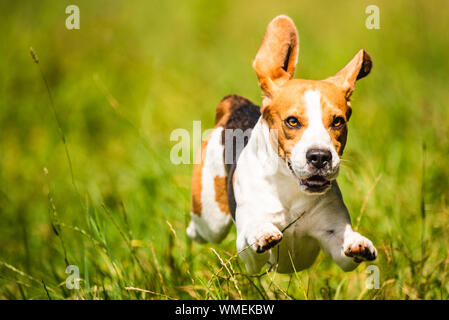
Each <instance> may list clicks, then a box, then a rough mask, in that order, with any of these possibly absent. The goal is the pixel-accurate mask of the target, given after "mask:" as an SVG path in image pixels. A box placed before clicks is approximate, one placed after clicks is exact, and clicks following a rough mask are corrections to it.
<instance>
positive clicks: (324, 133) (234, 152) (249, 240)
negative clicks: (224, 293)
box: [187, 15, 377, 274]
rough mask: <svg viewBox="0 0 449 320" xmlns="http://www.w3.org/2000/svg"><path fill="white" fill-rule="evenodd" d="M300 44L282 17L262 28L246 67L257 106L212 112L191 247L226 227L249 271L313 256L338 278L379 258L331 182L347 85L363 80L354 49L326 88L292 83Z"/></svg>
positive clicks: (363, 55) (323, 83)
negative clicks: (323, 258) (328, 262)
mask: <svg viewBox="0 0 449 320" xmlns="http://www.w3.org/2000/svg"><path fill="white" fill-rule="evenodd" d="M298 52H299V39H298V33H297V30H296V27H295V24H294V23H293V21H292V20H291V19H290V18H289V17H287V16H285V15H281V16H278V17H276V18H274V19H273V20H272V21H271V22H270V24H269V25H268V27H267V30H266V33H265V37H264V39H263V42H262V45H261V47H260V49H259V51H258V52H257V55H256V58H255V60H254V62H253V68H254V70H255V71H256V74H257V77H258V79H259V85H260V88H261V89H262V93H263V100H262V106H261V107H260V108H259V107H258V106H256V105H254V104H253V103H251V102H250V101H249V100H247V99H245V98H243V97H240V96H237V95H231V96H227V97H225V98H224V99H223V100H222V101H221V102H220V103H219V104H218V106H217V109H216V120H215V123H216V125H215V128H214V129H213V131H212V133H211V134H210V135H209V136H208V138H207V139H206V140H205V141H204V142H203V143H202V145H201V150H200V152H198V156H197V161H196V162H195V163H196V164H195V165H194V168H193V184H192V205H191V222H190V224H189V226H188V228H187V234H188V236H189V237H190V238H192V239H193V240H195V241H197V242H200V243H204V242H207V241H210V242H213V243H219V242H220V241H222V240H223V238H224V237H225V236H226V235H227V233H228V231H229V229H230V226H231V225H232V221H234V223H235V225H236V228H237V250H238V253H239V257H240V258H241V259H242V260H243V262H244V263H245V266H246V269H247V272H248V273H251V274H254V273H257V272H259V271H260V269H261V268H262V267H263V266H264V265H265V264H269V265H272V266H273V265H276V266H277V271H278V272H281V273H290V272H293V271H295V270H296V271H298V270H303V269H306V268H308V267H310V266H311V265H312V264H313V262H314V261H315V259H316V257H317V255H318V253H319V251H320V249H322V250H324V252H326V253H327V254H329V255H330V256H331V257H332V259H333V260H334V261H335V263H337V265H338V266H340V268H341V269H343V270H344V271H351V270H353V269H354V268H356V267H357V266H358V264H359V263H360V262H361V261H364V260H374V259H376V256H377V251H376V248H375V247H374V246H373V244H372V242H371V241H370V240H369V239H367V238H365V237H364V236H362V235H360V234H359V233H358V232H355V231H353V229H352V227H351V219H350V217H349V213H348V210H347V209H346V206H345V204H344V203H343V199H342V195H341V193H340V190H339V187H338V184H337V182H336V180H335V179H336V178H337V175H338V171H339V167H340V157H341V156H342V154H343V149H344V147H345V144H346V137H347V133H348V126H347V122H348V120H349V118H350V116H351V110H352V109H351V103H350V99H349V98H350V96H351V94H352V92H353V91H354V85H355V82H356V81H357V80H359V79H361V78H363V77H365V76H366V75H368V74H369V72H370V70H371V66H372V62H371V57H370V55H369V54H368V53H367V52H366V51H364V50H360V51H359V52H358V53H357V54H356V55H355V56H354V58H353V59H352V60H351V61H350V62H349V63H348V64H347V65H346V66H345V67H344V68H343V69H342V70H340V71H339V72H338V73H337V74H335V75H334V76H332V77H329V78H327V79H324V80H318V81H315V80H303V79H292V78H293V74H294V72H295V68H296V63H297V60H298Z"/></svg>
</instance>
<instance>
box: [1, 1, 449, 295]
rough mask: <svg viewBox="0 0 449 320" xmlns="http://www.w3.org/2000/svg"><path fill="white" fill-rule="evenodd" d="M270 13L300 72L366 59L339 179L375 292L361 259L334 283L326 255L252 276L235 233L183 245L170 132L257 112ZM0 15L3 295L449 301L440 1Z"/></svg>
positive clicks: (175, 5)
mask: <svg viewBox="0 0 449 320" xmlns="http://www.w3.org/2000/svg"><path fill="white" fill-rule="evenodd" d="M75 2H76V3H75ZM69 4H77V5H78V6H79V8H80V18H81V19H80V22H81V28H80V30H67V29H66V28H65V19H66V17H67V15H66V14H65V8H66V6H68V5H69ZM371 4H375V5H377V6H378V7H379V8H380V26H381V28H380V29H379V30H369V29H367V28H366V27H365V19H366V18H367V14H366V13H365V8H366V7H367V6H368V5H371ZM430 4H432V6H430ZM281 13H284V14H288V15H290V16H291V17H292V18H293V20H294V21H295V22H296V24H297V26H298V29H299V34H300V39H301V40H300V41H301V49H300V58H299V65H298V68H297V73H296V77H300V78H311V79H321V78H324V77H327V76H330V75H333V74H334V73H335V72H336V71H338V70H339V69H340V68H341V67H343V65H344V64H345V63H346V62H348V61H349V60H350V59H351V58H352V57H353V55H354V54H355V53H356V52H357V51H358V50H359V49H361V48H364V49H366V50H367V51H368V52H369V53H370V54H371V56H372V58H373V70H372V73H371V75H369V76H368V77H367V78H366V79H363V80H361V81H360V82H358V83H357V89H356V91H355V93H354V95H353V99H352V101H353V102H352V105H353V116H352V118H351V121H350V123H349V139H348V145H347V147H346V151H345V154H344V157H343V158H344V159H345V160H346V161H344V167H343V168H342V170H341V174H340V176H339V178H338V181H339V184H340V187H341V189H342V192H343V195H344V199H345V202H346V205H347V206H348V208H349V210H350V212H351V217H352V221H353V224H354V225H355V226H356V228H357V229H358V230H359V231H360V232H362V233H363V234H364V235H366V236H367V237H369V238H370V239H371V240H373V243H374V244H375V245H376V247H377V248H378V251H379V257H378V259H377V260H376V261H375V264H376V265H377V266H378V268H379V270H380V288H379V289H372V290H369V289H367V287H366V285H365V281H366V279H367V277H368V274H367V273H366V266H367V265H366V264H362V265H361V266H359V268H358V269H356V270H355V271H353V272H350V273H344V272H342V271H341V270H340V269H339V268H338V267H337V266H336V265H335V264H334V263H333V262H332V261H331V259H330V258H328V257H326V256H325V255H324V254H322V253H321V254H320V256H319V257H318V259H317V261H316V263H315V264H314V265H313V267H312V268H310V269H309V270H306V271H302V272H299V273H297V274H292V275H280V274H277V273H276V272H275V271H271V272H269V273H263V274H261V275H260V276H257V277H249V276H247V275H246V274H245V272H244V266H243V264H242V263H241V261H239V260H238V259H237V258H236V257H235V255H236V249H235V229H234V228H233V229H232V231H231V233H230V235H229V236H228V237H227V238H226V240H225V241H224V242H223V243H222V244H220V245H210V244H206V245H198V244H196V243H191V242H190V241H188V239H187V238H186V235H185V227H186V224H187V222H188V220H189V217H188V213H189V208H190V178H191V171H192V165H174V164H172V163H171V162H170V157H169V155H170V149H171V148H172V147H173V145H174V144H175V143H174V142H173V141H170V133H171V132H172V131H173V130H174V129H176V128H185V129H187V130H189V131H191V130H192V122H193V121H195V120H201V121H202V129H203V130H205V129H208V128H211V127H213V121H214V109H215V106H216V104H217V103H218V102H219V100H220V99H221V98H222V97H223V96H225V95H227V94H230V93H237V94H241V95H243V96H246V97H248V98H249V99H251V100H252V101H253V102H255V103H258V104H259V103H260V100H261V99H260V90H259V87H258V85H257V79H256V75H255V73H254V72H253V70H252V68H251V62H252V59H253V58H254V56H255V53H256V51H257V49H258V47H259V45H260V42H261V40H262V37H263V34H264V31H265V27H266V25H267V23H268V22H269V21H270V20H271V19H272V18H273V17H274V16H276V15H278V14H281ZM0 16H1V19H0V29H1V34H2V36H1V38H2V41H1V42H0V47H1V50H0V70H1V72H0V90H1V93H0V128H1V130H0V155H1V156H0V218H1V222H0V298H1V299H48V298H51V299H240V298H244V299H448V298H449V285H448V278H449V247H448V244H449V230H448V226H449V165H448V164H449V163H448V155H449V112H448V100H449V99H448V83H449V59H448V55H449V33H448V31H447V30H449V4H448V3H447V1H443V0H442V1H433V2H429V1H424V0H421V1H413V2H411V1H405V0H401V1H386V0H385V1H379V0H373V1H338V2H337V1H313V2H312V1H284V0H277V1H263V2H262V1H253V0H251V1H236V0H233V1H222V2H221V1H213V2H212V1H205V0H192V1H174V0H168V1H143V0H142V1H132V2H126V1H106V0H99V1H87V0H79V1H50V0H47V1H20V2H19V1H2V2H0ZM30 47H33V48H34V50H35V52H36V54H37V56H38V57H39V64H36V63H34V61H33V59H32V58H31V55H30V50H29V48H30ZM41 72H42V73H41ZM42 74H43V75H44V77H45V79H46V81H47V83H48V87H49V91H48V90H47V88H46V83H45V80H44V79H43V77H42ZM49 92H50V93H51V96H52V100H53V104H52V103H51V100H50V99H49ZM194 151H196V150H192V154H193V152H194ZM192 157H193V155H192ZM67 265H75V266H77V267H78V268H79V271H80V277H81V282H80V288H79V290H75V289H72V290H69V289H67V288H66V285H65V284H66V283H65V281H66V278H67V277H68V276H69V274H67V273H66V272H65V271H66V267H67Z"/></svg>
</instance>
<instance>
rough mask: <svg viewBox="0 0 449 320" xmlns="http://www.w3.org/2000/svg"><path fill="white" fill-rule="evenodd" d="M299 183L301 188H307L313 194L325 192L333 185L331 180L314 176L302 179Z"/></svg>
mask: <svg viewBox="0 0 449 320" xmlns="http://www.w3.org/2000/svg"><path fill="white" fill-rule="evenodd" d="M299 183H300V184H301V186H304V187H306V188H307V189H306V190H307V191H309V192H312V193H318V192H323V191H324V190H326V189H327V187H329V186H330V184H331V182H330V180H327V179H326V178H324V177H322V176H319V175H314V176H311V177H310V178H307V179H300V180H299Z"/></svg>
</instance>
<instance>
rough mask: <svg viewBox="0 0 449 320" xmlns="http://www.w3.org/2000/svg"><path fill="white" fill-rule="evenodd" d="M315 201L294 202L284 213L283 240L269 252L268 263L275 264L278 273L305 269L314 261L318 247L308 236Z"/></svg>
mask: <svg viewBox="0 0 449 320" xmlns="http://www.w3.org/2000/svg"><path fill="white" fill-rule="evenodd" d="M315 205H316V203H315V201H310V200H309V201H308V199H307V200H303V201H296V203H294V205H293V206H292V207H291V208H290V209H289V210H286V211H284V213H283V214H282V218H281V217H279V218H280V220H283V223H282V225H283V226H284V227H283V228H282V229H283V239H282V241H281V242H280V243H279V245H278V246H277V247H276V248H274V249H272V250H271V252H270V263H271V264H273V265H276V264H277V266H278V267H277V268H278V272H280V273H290V272H294V271H295V270H296V271H299V270H303V269H306V268H308V267H310V266H311V265H312V264H313V262H314V261H315V259H316V257H317V255H318V253H319V251H320V246H319V244H318V242H317V241H316V240H315V239H313V238H312V237H310V236H309V231H310V228H311V226H310V223H312V217H311V215H312V212H313V211H314V210H313V209H314V206H315Z"/></svg>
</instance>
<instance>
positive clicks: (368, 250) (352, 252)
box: [343, 232, 377, 262]
mask: <svg viewBox="0 0 449 320" xmlns="http://www.w3.org/2000/svg"><path fill="white" fill-rule="evenodd" d="M343 250H344V253H345V255H346V256H347V257H351V258H354V261H355V262H362V261H365V260H368V261H372V260H375V259H376V258H377V250H376V248H375V247H374V245H373V243H372V242H371V240H369V239H367V238H365V237H364V236H362V235H360V234H359V233H357V232H354V233H352V234H351V235H350V236H349V237H348V238H347V239H345V243H344V246H343Z"/></svg>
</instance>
